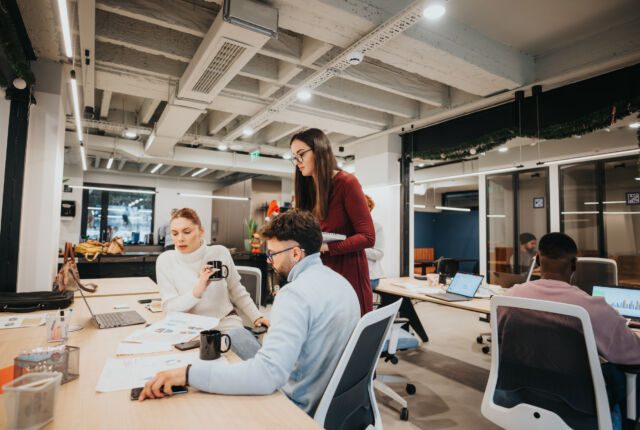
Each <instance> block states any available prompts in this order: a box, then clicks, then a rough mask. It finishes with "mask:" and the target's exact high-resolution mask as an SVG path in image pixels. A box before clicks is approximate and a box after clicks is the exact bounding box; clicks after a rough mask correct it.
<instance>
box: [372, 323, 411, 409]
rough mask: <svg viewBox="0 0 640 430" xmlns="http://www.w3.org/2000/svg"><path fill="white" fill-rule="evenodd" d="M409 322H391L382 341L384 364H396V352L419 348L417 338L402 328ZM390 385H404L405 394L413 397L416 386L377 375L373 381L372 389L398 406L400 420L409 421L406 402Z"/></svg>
mask: <svg viewBox="0 0 640 430" xmlns="http://www.w3.org/2000/svg"><path fill="white" fill-rule="evenodd" d="M407 322H409V320H408V319H407V318H396V319H395V320H394V322H393V327H392V328H391V331H390V332H389V335H388V336H387V339H386V340H385V341H384V345H383V347H382V358H383V359H384V361H385V362H388V361H390V362H391V363H392V364H398V357H397V356H396V352H397V351H407V350H410V349H416V348H419V347H420V341H419V340H418V338H417V337H416V336H414V335H412V334H411V333H409V332H408V331H407V330H405V329H403V328H402V326H403V325H405V324H407ZM390 383H404V384H406V385H405V390H406V392H407V394H409V395H414V394H415V393H416V386H415V385H413V384H411V383H410V382H409V380H408V379H407V378H405V377H403V376H392V375H385V374H381V373H378V374H377V375H376V379H375V380H374V381H373V388H375V389H376V390H378V391H380V392H381V393H383V394H385V395H386V396H388V397H390V398H391V400H393V401H394V402H396V403H398V404H399V405H400V419H401V420H403V421H408V420H409V408H408V404H407V401H406V400H405V399H404V398H402V396H401V395H400V394H398V393H396V392H395V391H393V390H392V389H391V387H389V385H387V384H390Z"/></svg>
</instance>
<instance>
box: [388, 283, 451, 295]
mask: <svg viewBox="0 0 640 430" xmlns="http://www.w3.org/2000/svg"><path fill="white" fill-rule="evenodd" d="M392 285H395V286H398V287H402V288H405V289H406V290H407V291H409V292H411V293H414V294H437V293H444V291H443V290H442V288H440V287H429V286H426V285H416V284H412V283H410V282H392Z"/></svg>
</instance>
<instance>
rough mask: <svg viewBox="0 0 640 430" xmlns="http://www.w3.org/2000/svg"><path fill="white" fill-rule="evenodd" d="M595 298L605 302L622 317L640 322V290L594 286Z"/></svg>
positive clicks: (593, 294)
mask: <svg viewBox="0 0 640 430" xmlns="http://www.w3.org/2000/svg"><path fill="white" fill-rule="evenodd" d="M591 295H592V296H593V297H604V300H605V301H606V302H607V303H608V304H609V305H610V306H611V307H612V308H613V309H615V310H617V311H618V313H619V314H620V315H622V316H623V317H625V318H629V320H631V321H634V322H640V289H636V288H625V287H620V286H617V285H594V286H593V291H592V293H591Z"/></svg>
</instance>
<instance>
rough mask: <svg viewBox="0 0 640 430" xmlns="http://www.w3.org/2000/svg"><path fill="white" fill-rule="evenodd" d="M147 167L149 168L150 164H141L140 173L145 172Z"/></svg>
mask: <svg viewBox="0 0 640 430" xmlns="http://www.w3.org/2000/svg"><path fill="white" fill-rule="evenodd" d="M147 167H149V163H140V165H139V166H138V172H140V173H142V172H144V171H145V170H147Z"/></svg>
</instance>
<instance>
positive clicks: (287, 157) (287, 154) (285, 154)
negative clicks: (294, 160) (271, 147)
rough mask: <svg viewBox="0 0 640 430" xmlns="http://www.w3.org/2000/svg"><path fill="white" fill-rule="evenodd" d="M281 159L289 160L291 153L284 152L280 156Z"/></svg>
mask: <svg viewBox="0 0 640 430" xmlns="http://www.w3.org/2000/svg"><path fill="white" fill-rule="evenodd" d="M282 158H284V159H285V160H291V153H290V152H285V153H284V154H282Z"/></svg>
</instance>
